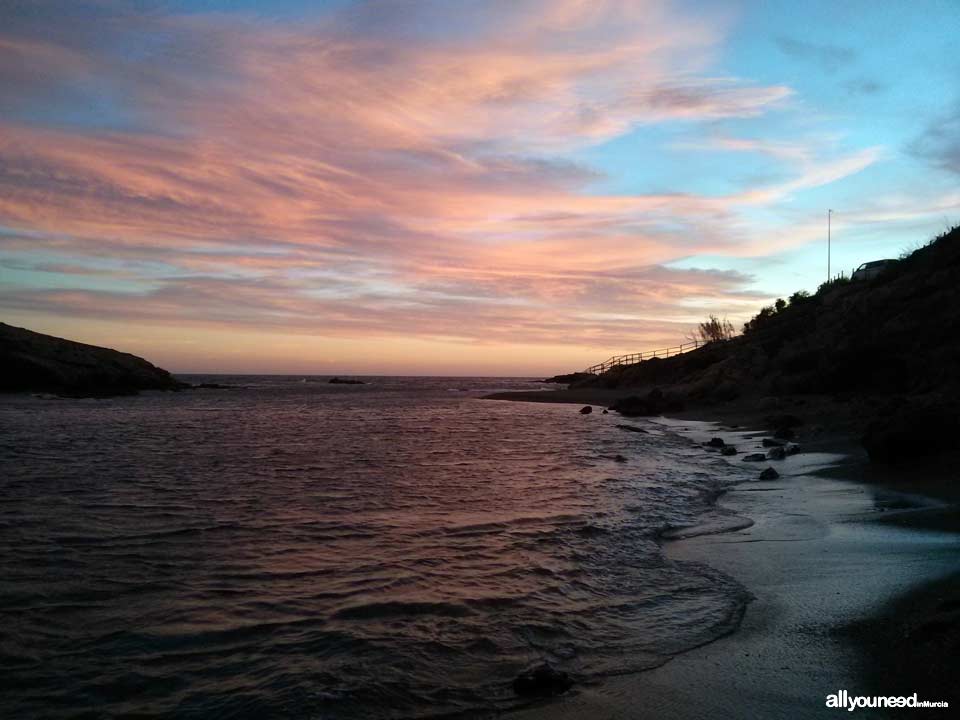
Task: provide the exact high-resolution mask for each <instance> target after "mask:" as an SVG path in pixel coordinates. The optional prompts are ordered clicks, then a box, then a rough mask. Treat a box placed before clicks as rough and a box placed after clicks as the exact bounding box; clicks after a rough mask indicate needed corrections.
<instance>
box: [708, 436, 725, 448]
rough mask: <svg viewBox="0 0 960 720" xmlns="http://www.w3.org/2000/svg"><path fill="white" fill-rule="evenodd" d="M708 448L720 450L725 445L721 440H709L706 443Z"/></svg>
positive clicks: (716, 438)
mask: <svg viewBox="0 0 960 720" xmlns="http://www.w3.org/2000/svg"><path fill="white" fill-rule="evenodd" d="M705 444H706V445H707V446H708V447H714V448H722V447H723V446H724V445H726V443H725V442H724V441H723V438H718V437H715V438H710V439H709V440H708V441H707V442H706V443H705Z"/></svg>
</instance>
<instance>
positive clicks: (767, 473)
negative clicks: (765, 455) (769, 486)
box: [760, 467, 780, 480]
mask: <svg viewBox="0 0 960 720" xmlns="http://www.w3.org/2000/svg"><path fill="white" fill-rule="evenodd" d="M778 477H780V473H778V472H777V471H776V470H774V469H773V468H772V467H768V468H767V469H766V470H764V471H763V472H762V473H760V479H761V480H776V479H777V478H778Z"/></svg>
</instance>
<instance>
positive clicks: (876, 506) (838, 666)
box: [514, 393, 960, 720]
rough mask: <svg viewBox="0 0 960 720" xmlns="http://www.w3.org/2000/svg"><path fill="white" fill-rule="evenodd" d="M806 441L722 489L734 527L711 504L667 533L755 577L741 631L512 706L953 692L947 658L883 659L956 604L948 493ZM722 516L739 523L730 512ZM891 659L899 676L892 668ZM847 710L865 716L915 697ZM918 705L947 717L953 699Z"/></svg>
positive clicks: (803, 709) (668, 546)
mask: <svg viewBox="0 0 960 720" xmlns="http://www.w3.org/2000/svg"><path fill="white" fill-rule="evenodd" d="M544 395H547V394H546V393H544ZM524 399H526V398H524ZM537 399H538V400H546V399H547V398H546V397H542V398H537ZM592 399H593V400H594V401H596V400H598V399H599V398H597V397H595V396H594V397H593V398H592ZM570 401H573V402H580V399H579V398H576V399H574V398H570ZM658 421H659V422H661V423H663V424H664V425H666V426H668V427H669V428H670V429H672V430H674V431H676V432H679V433H681V434H683V435H685V436H687V437H689V438H690V439H691V440H692V441H696V442H703V441H704V440H706V439H708V438H710V437H716V436H719V437H723V438H724V439H725V441H726V442H727V443H733V444H735V445H737V447H738V448H740V449H741V450H752V449H753V448H758V449H759V446H760V441H759V439H760V438H761V437H762V435H761V434H760V433H759V432H754V431H749V430H747V429H745V426H744V425H740V424H739V423H737V425H739V427H737V428H736V429H729V426H727V427H726V428H724V427H722V426H720V425H718V424H716V423H711V422H703V421H694V420H689V419H680V420H666V419H659V420H658ZM805 448H806V449H807V451H806V452H803V453H801V454H799V455H795V456H791V457H788V458H787V459H785V460H783V461H779V462H772V463H760V464H758V465H759V466H758V467H757V475H758V476H759V473H760V470H761V469H762V468H763V467H766V466H767V465H768V464H771V465H775V466H776V469H777V470H778V471H779V472H780V478H778V479H777V480H774V481H766V482H764V481H759V480H757V481H751V482H746V483H743V484H741V485H738V486H736V487H735V488H734V489H733V490H731V491H730V492H728V493H727V494H725V495H724V496H723V497H722V498H721V499H720V500H719V502H718V513H721V514H722V515H723V517H724V518H725V520H726V521H727V524H728V525H729V526H731V527H734V528H736V527H739V528H740V529H734V530H731V531H727V532H722V533H716V532H714V530H715V529H716V528H715V523H714V522H713V519H712V518H710V517H709V516H708V517H706V518H704V525H702V526H696V527H691V528H685V529H680V530H678V531H676V532H674V533H673V538H672V539H666V538H665V539H664V551H665V554H666V555H667V557H669V558H671V559H677V560H684V561H694V562H701V563H704V564H706V565H709V566H711V567H713V568H716V569H719V570H721V571H723V572H724V573H726V574H728V575H730V576H731V577H733V578H734V579H736V580H737V581H739V582H740V583H742V584H743V585H744V586H745V587H746V588H747V589H748V590H749V592H750V593H751V594H752V595H753V598H754V599H753V601H752V602H751V603H750V604H749V605H748V607H747V609H746V612H745V614H744V617H743V620H742V623H741V625H740V627H739V629H738V630H736V631H735V632H733V633H732V634H730V635H728V636H726V637H724V638H721V639H719V640H717V641H715V642H713V643H710V644H708V645H706V646H702V647H700V648H697V649H695V650H692V651H690V652H687V653H685V654H682V655H679V656H677V657H675V658H674V659H672V660H671V661H669V662H668V663H667V664H665V665H663V666H661V667H659V668H656V669H653V670H650V671H647V672H643V673H640V674H636V675H630V676H622V677H615V678H609V679H608V680H606V681H605V682H603V683H602V684H600V685H599V686H595V687H582V688H579V689H577V690H576V691H574V692H572V693H570V694H568V695H567V696H565V697H562V698H559V699H556V700H553V701H549V702H546V703H544V704H543V705H540V706H538V707H533V708H528V709H525V710H523V711H520V712H518V713H516V714H515V715H514V717H517V718H524V719H526V718H529V719H530V720H536V719H540V718H544V719H545V718H588V717H589V718H605V719H609V720H614V719H619V718H624V719H626V718H636V717H645V718H680V719H687V718H689V719H691V720H693V719H698V718H703V719H707V718H711V719H712V718H718V717H729V718H784V719H785V720H786V719H795V718H826V717H838V716H840V714H841V713H844V712H847V711H845V710H840V709H834V708H828V707H827V706H826V699H827V696H828V695H830V694H832V693H837V692H838V691H840V690H847V691H848V692H849V693H850V695H854V696H856V695H874V694H894V693H896V694H905V695H909V694H911V693H912V692H913V691H917V692H919V699H920V700H932V701H937V700H948V701H949V700H955V699H956V695H955V693H953V692H952V691H953V689H954V688H953V687H951V686H950V685H949V684H948V685H944V684H942V683H941V682H938V681H937V679H938V678H943V677H949V673H948V672H947V673H945V672H943V667H944V666H943V663H944V662H947V659H945V658H942V657H938V656H936V655H934V656H930V655H929V654H927V655H925V654H924V653H925V652H926V651H925V650H924V649H923V648H922V647H919V646H917V647H912V646H911V645H910V643H909V642H906V643H901V645H904V646H905V647H906V648H907V649H906V653H907V654H909V653H914V655H915V657H914V658H911V659H909V661H908V662H907V663H906V664H907V665H909V666H910V667H911V668H913V669H914V670H916V672H913V670H911V671H909V672H907V671H904V670H903V669H902V666H903V665H904V662H903V661H902V660H903V658H900V659H899V660H898V658H895V657H891V655H892V654H894V653H896V652H901V651H902V650H903V647H901V646H898V645H897V642H900V641H901V640H902V639H903V636H904V635H907V634H909V632H910V628H911V627H913V628H914V629H924V626H925V625H928V624H929V625H936V622H933V621H931V618H935V617H936V616H937V614H938V613H940V614H943V612H947V611H950V612H952V608H953V605H955V604H956V603H955V597H956V596H955V592H956V584H957V583H956V582H955V574H956V573H957V560H956V559H957V552H958V551H960V535H958V534H957V533H956V532H954V531H953V529H954V528H956V527H957V521H956V514H955V512H954V511H953V509H952V507H951V503H950V502H949V500H945V499H937V498H935V497H931V496H929V495H922V494H917V493H915V492H911V491H905V490H904V488H903V487H896V486H894V485H893V484H891V483H889V482H887V483H884V484H876V483H870V484H868V483H865V482H863V481H862V480H860V478H862V477H863V476H864V456H863V452H862V450H860V449H859V448H858V447H856V446H855V445H853V444H851V443H850V440H849V438H846V437H843V436H840V435H836V434H833V435H828V436H826V437H824V438H822V439H821V440H819V441H817V442H815V443H813V444H807V445H805ZM704 452H707V450H706V449H705V450H704ZM729 461H730V462H731V463H740V462H741V460H740V459H739V457H733V458H730V459H729ZM849 478H857V480H853V479H849ZM886 479H887V480H889V479H890V478H886ZM939 487H942V485H940V484H937V483H932V484H928V485H927V486H926V487H925V489H924V491H925V492H930V491H931V490H932V491H933V492H934V494H937V495H940V496H941V497H943V496H945V495H949V493H938V492H937V491H936V489H937V488H939ZM731 515H733V516H735V517H736V518H739V519H742V520H743V521H742V522H738V523H737V522H729V521H730V516H731ZM944 588H946V589H944ZM911 593H912V594H913V596H911ZM914 596H920V597H922V598H923V602H914V601H913V599H914ZM944 608H945V609H944ZM948 614H949V613H948ZM951 617H952V615H951ZM955 625H956V623H955V622H954V623H953V627H955ZM933 630H934V632H936V628H935V627H934V628H933ZM951 632H952V631H951ZM890 638H895V639H896V642H894V641H891V640H890ZM911 648H912V649H911ZM925 663H926V664H929V665H930V666H931V667H933V668H934V670H933V674H932V675H931V674H930V673H928V672H926V671H925ZM898 667H900V669H899V670H896V672H897V676H896V677H894V676H891V675H889V673H891V672H894V671H895V670H894V669H895V668H898ZM946 667H949V665H947V666H946ZM938 672H939V673H940V674H939V675H937V673H938ZM911 675H912V677H911ZM912 678H921V679H922V678H927V681H926V683H925V684H926V687H924V688H922V689H921V688H912V689H911V685H910V683H911V681H912ZM930 678H934V681H933V682H931V681H930ZM917 682H922V680H918V681H917ZM914 684H916V683H914ZM931 684H932V685H933V687H932V688H931V687H930V685H931ZM948 690H949V692H948ZM938 691H940V692H938ZM954 705H955V703H954ZM856 712H858V713H860V714H861V715H862V716H865V717H871V718H873V717H894V716H898V717H902V716H903V715H904V713H910V712H916V710H910V709H889V710H862V709H861V710H857V711H856ZM928 712H934V713H936V712H939V713H941V714H942V716H944V717H945V716H946V714H945V713H948V712H949V711H948V710H928Z"/></svg>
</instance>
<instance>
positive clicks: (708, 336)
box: [693, 315, 737, 343]
mask: <svg viewBox="0 0 960 720" xmlns="http://www.w3.org/2000/svg"><path fill="white" fill-rule="evenodd" d="M736 334H737V331H736V330H735V329H734V327H733V323H731V322H730V321H729V320H727V319H726V318H723V320H721V319H720V318H718V317H717V316H716V315H710V316H709V317H708V318H707V319H706V320H704V321H703V322H702V323H700V324H699V325H697V329H696V330H695V331H694V335H693V337H694V339H696V340H699V341H700V342H704V343H712V342H722V341H723V340H729V339H730V338H732V337H733V336H734V335H736Z"/></svg>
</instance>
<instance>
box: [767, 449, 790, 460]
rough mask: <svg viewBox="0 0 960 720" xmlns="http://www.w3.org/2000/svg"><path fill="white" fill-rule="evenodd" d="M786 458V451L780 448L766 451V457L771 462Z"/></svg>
mask: <svg viewBox="0 0 960 720" xmlns="http://www.w3.org/2000/svg"><path fill="white" fill-rule="evenodd" d="M786 456H787V451H786V450H784V449H783V448H782V447H772V448H770V449H769V450H767V457H768V458H770V459H771V460H783V459H784V458H785V457H786Z"/></svg>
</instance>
